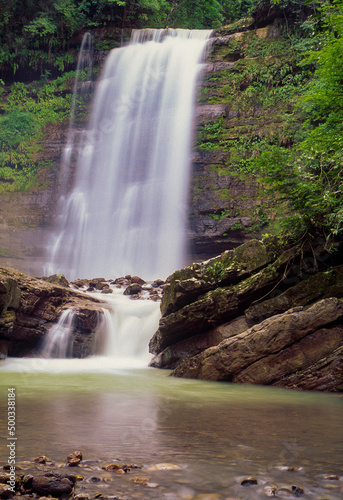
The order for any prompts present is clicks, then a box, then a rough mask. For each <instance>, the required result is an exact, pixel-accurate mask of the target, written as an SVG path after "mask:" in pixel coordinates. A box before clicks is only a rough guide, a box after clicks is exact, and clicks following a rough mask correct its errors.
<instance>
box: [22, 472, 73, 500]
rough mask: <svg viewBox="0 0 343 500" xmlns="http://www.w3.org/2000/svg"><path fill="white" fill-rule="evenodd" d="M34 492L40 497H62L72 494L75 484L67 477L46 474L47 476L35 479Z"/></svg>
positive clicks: (33, 482) (33, 481)
mask: <svg viewBox="0 0 343 500" xmlns="http://www.w3.org/2000/svg"><path fill="white" fill-rule="evenodd" d="M32 491H33V492H34V493H37V494H38V495H40V496H43V495H44V496H48V495H52V496H54V497H62V496H65V495H70V494H71V493H72V491H73V482H72V481H71V480H70V479H68V478H67V477H63V476H60V475H58V474H52V473H51V474H49V475H48V474H46V475H45V476H38V477H34V478H33V480H32Z"/></svg>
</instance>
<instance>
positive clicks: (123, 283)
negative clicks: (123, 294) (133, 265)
mask: <svg viewBox="0 0 343 500" xmlns="http://www.w3.org/2000/svg"><path fill="white" fill-rule="evenodd" d="M114 283H115V284H116V285H120V286H128V285H129V284H130V283H131V282H130V280H128V279H127V278H124V277H121V278H117V279H116V280H115V281H114Z"/></svg>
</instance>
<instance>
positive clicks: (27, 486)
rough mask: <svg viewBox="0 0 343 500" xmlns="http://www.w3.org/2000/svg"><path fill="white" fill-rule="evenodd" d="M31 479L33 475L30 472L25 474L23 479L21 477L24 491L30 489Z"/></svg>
mask: <svg viewBox="0 0 343 500" xmlns="http://www.w3.org/2000/svg"><path fill="white" fill-rule="evenodd" d="M32 481H33V476H32V474H26V475H25V476H24V477H23V479H22V485H23V488H24V490H25V491H30V490H32Z"/></svg>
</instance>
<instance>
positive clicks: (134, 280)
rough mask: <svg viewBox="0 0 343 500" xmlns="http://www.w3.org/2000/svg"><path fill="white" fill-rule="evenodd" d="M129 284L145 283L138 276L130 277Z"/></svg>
mask: <svg viewBox="0 0 343 500" xmlns="http://www.w3.org/2000/svg"><path fill="white" fill-rule="evenodd" d="M131 283H138V284H139V285H144V284H145V281H144V280H143V279H142V278H140V277H139V276H131Z"/></svg>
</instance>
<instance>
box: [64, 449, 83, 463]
mask: <svg viewBox="0 0 343 500" xmlns="http://www.w3.org/2000/svg"><path fill="white" fill-rule="evenodd" d="M81 460H82V453H81V451H74V452H73V453H70V455H68V457H67V461H68V466H69V467H75V466H76V465H79V463H80V462H81Z"/></svg>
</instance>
